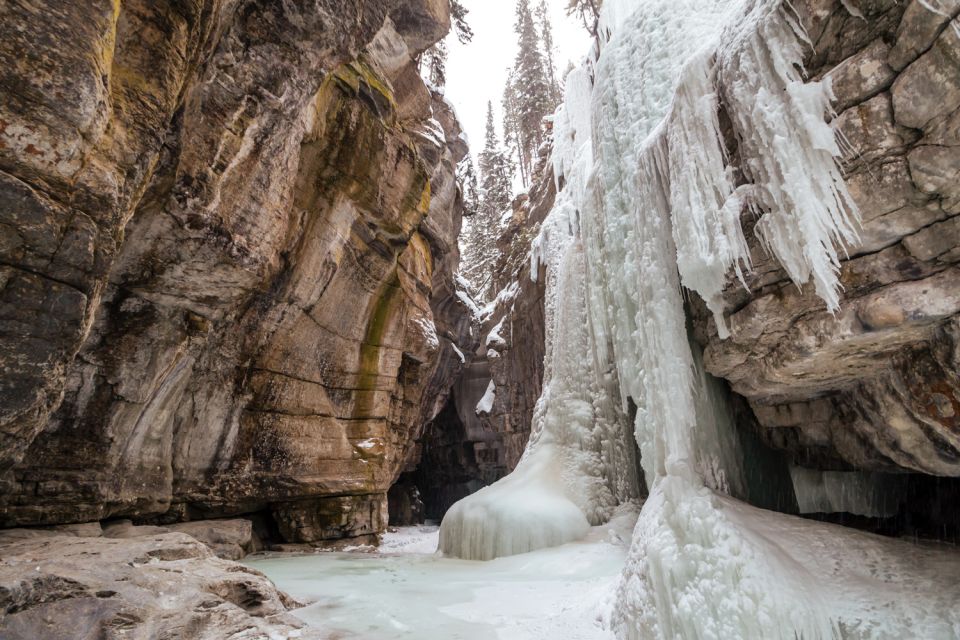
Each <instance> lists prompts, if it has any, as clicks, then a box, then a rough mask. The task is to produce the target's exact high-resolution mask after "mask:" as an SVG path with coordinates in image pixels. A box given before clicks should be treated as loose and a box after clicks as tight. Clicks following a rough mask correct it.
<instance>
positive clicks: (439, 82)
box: [420, 40, 447, 89]
mask: <svg viewBox="0 0 960 640" xmlns="http://www.w3.org/2000/svg"><path fill="white" fill-rule="evenodd" d="M420 73H421V74H425V75H426V79H427V80H429V81H430V84H431V85H433V86H434V87H436V88H438V89H439V88H441V87H443V86H445V85H446V84H447V43H446V42H445V41H443V40H441V41H440V42H438V43H437V44H435V45H433V46H432V47H430V48H429V49H427V50H426V51H424V52H423V56H422V57H421V58H420Z"/></svg>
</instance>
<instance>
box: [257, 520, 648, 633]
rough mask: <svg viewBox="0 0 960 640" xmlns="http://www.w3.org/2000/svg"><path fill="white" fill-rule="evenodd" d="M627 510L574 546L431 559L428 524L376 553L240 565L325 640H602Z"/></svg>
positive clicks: (387, 539) (393, 538) (627, 528)
mask: <svg viewBox="0 0 960 640" xmlns="http://www.w3.org/2000/svg"><path fill="white" fill-rule="evenodd" d="M635 520H636V513H634V512H625V513H623V514H621V515H620V516H619V517H617V518H614V520H613V521H611V522H610V523H609V524H606V525H603V526H599V527H593V528H592V529H591V531H590V533H589V534H588V535H587V537H586V538H585V539H583V540H581V541H579V542H574V543H571V544H566V545H563V546H560V547H554V548H551V549H544V550H540V551H534V552H531V553H525V554H521V555H516V556H510V557H506V558H499V559H497V560H492V561H490V562H477V561H468V560H458V559H455V558H445V557H443V556H442V555H440V554H438V553H435V551H434V550H435V549H436V548H437V538H438V528H437V527H435V526H422V527H404V528H401V529H398V530H397V531H395V532H392V533H388V534H386V535H385V536H384V540H383V543H382V545H381V547H380V549H379V550H377V551H370V550H365V549H363V548H358V549H357V550H354V551H346V552H324V553H316V554H309V555H289V554H283V555H267V556H259V557H251V558H248V560H247V564H249V565H250V566H252V567H255V568H256V569H258V570H260V571H262V572H264V573H265V574H266V575H268V576H269V577H270V578H271V579H272V580H273V581H274V582H276V584H277V585H278V586H279V587H280V588H281V589H283V590H284V591H286V592H287V593H289V594H290V595H292V596H293V597H295V598H297V599H299V600H300V601H302V602H309V603H310V604H309V605H308V606H306V607H304V608H302V609H299V610H297V611H296V612H295V613H296V615H297V616H299V617H300V618H302V619H303V620H304V621H305V622H307V623H308V624H309V625H310V626H311V627H314V628H316V629H320V630H321V631H322V632H329V638H330V639H331V640H334V639H337V640H341V639H342V640H349V639H356V638H363V639H364V640H388V639H389V640H401V639H403V638H417V639H418V640H432V639H437V640H440V639H444V640H447V639H449V640H493V639H496V640H543V639H544V638H564V639H565V640H595V639H600V638H603V639H610V638H612V637H613V636H612V633H611V632H610V631H609V630H608V629H607V624H606V623H607V619H608V618H609V612H610V608H611V607H612V604H613V595H614V590H615V588H616V585H617V581H618V580H619V576H620V571H621V570H622V569H623V564H624V561H625V558H626V553H627V545H628V544H629V540H630V534H631V531H632V528H633V524H634V522H635Z"/></svg>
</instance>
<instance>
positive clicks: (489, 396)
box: [474, 380, 497, 415]
mask: <svg viewBox="0 0 960 640" xmlns="http://www.w3.org/2000/svg"><path fill="white" fill-rule="evenodd" d="M496 398H497V385H496V384H494V382H493V380H491V381H490V384H488V385H487V390H486V391H485V392H484V393H483V397H482V398H480V402H478V403H477V408H476V409H474V412H475V413H476V414H477V415H480V414H481V413H487V414H489V413H490V410H491V409H493V401H494V400H496Z"/></svg>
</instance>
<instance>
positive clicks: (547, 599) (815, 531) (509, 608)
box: [247, 495, 960, 640]
mask: <svg viewBox="0 0 960 640" xmlns="http://www.w3.org/2000/svg"><path fill="white" fill-rule="evenodd" d="M654 499H655V498H654ZM713 500H715V501H716V502H717V504H718V506H719V507H720V508H721V509H722V510H723V512H724V513H725V514H726V515H727V516H728V517H729V518H730V519H732V520H734V521H736V522H737V523H738V524H739V525H740V526H741V527H742V528H743V529H744V530H749V531H750V532H751V534H752V535H755V536H757V538H758V540H757V541H755V542H756V543H757V544H761V545H763V546H764V547H765V548H767V549H768V551H769V553H770V554H772V555H773V556H775V557H776V559H777V562H779V563H782V564H783V565H785V566H789V567H792V571H791V574H790V582H791V583H792V584H791V585H790V587H789V588H798V589H800V590H802V591H804V592H805V595H806V597H808V598H810V599H812V600H818V601H823V602H829V603H831V605H830V606H831V608H832V610H833V611H835V612H837V614H838V616H837V617H838V620H839V628H838V629H837V631H838V632H839V634H838V637H843V638H869V637H908V636H903V635H899V634H902V633H905V632H907V630H908V629H911V630H912V633H915V635H913V636H909V637H917V638H932V639H936V638H943V639H944V640H946V639H948V638H956V637H960V635H958V634H960V626H958V625H960V619H956V615H955V614H951V613H949V612H950V611H951V610H952V608H953V607H954V606H955V604H956V602H958V601H960V583H958V582H957V581H956V580H955V576H957V575H960V552H958V550H957V549H956V548H955V547H952V546H950V545H933V544H925V543H919V544H918V543H915V542H911V541H906V540H898V539H894V538H886V537H881V536H876V535H872V534H868V533H863V532H860V531H856V530H853V529H849V528H844V527H839V526H836V525H830V524H823V523H819V522H814V521H811V520H806V519H802V518H797V517H793V516H785V515H782V514H775V513H771V512H767V511H763V510H760V509H756V508H754V507H750V506H748V505H745V504H743V503H740V502H738V501H736V500H732V499H730V498H727V497H723V496H718V495H715V496H714V497H713ZM651 506H656V505H651ZM636 519H637V513H636V512H635V511H633V510H629V509H624V510H622V511H621V512H620V513H619V514H618V515H617V516H616V517H615V518H614V519H613V520H611V521H610V522H609V523H607V524H605V525H601V526H596V527H592V528H591V529H590V531H589V533H588V534H587V536H586V537H585V538H584V539H583V540H581V541H578V542H573V543H569V544H566V545H562V546H558V547H552V548H548V549H542V550H538V551H533V552H530V553H524V554H519V555H514V556H507V557H503V558H498V559H496V560H493V561H489V562H478V561H469V560H459V559H456V558H448V557H444V556H443V555H442V554H440V553H437V552H435V549H436V548H437V542H438V528H437V527H436V526H429V525H428V526H419V527H402V528H399V529H397V530H395V531H393V532H391V533H388V534H386V535H385V536H384V540H383V543H382V545H381V546H380V548H379V549H376V550H374V549H373V548H371V547H357V548H354V549H350V550H347V551H343V552H322V553H316V554H312V555H297V556H291V555H289V554H267V555H262V556H255V557H251V558H249V559H248V560H247V563H248V564H249V565H250V566H252V567H254V568H255V569H257V570H259V571H262V572H264V573H265V574H266V575H267V576H268V577H270V578H271V579H272V580H273V581H274V582H276V584H277V586H278V587H280V588H281V589H283V590H285V591H286V592H288V593H289V594H290V595H292V596H293V597H295V598H297V599H298V600H300V601H301V602H306V603H309V604H308V605H307V606H306V607H304V608H302V609H299V610H297V611H295V612H294V614H295V615H296V616H298V617H299V618H301V619H302V620H303V621H304V622H306V623H307V625H308V626H309V627H310V628H311V630H314V631H319V632H320V633H321V634H328V635H326V636H323V635H322V636H321V637H328V638H330V639H331V640H332V639H334V638H336V639H342V640H349V639H355V638H364V639H368V640H387V639H390V640H394V639H396V640H401V639H403V638H419V639H427V640H430V639H441V638H442V639H445V640H446V639H449V640H491V639H497V640H552V639H561V638H562V639H564V640H594V639H597V640H599V639H609V638H613V637H614V635H613V632H612V631H611V630H610V617H611V614H612V609H613V607H614V606H615V600H614V597H615V592H616V589H617V585H618V583H619V581H620V574H621V571H622V568H623V564H624V562H625V560H626V557H627V547H628V545H629V541H630V539H631V536H632V530H633V527H634V524H635V522H636ZM689 545H691V546H696V542H695V541H690V542H689ZM724 551H725V552H726V553H730V554H731V555H735V554H736V553H737V552H738V551H737V549H735V548H729V549H725V550H724ZM715 578H716V576H715ZM704 579H710V577H709V576H704ZM781 579H782V576H779V577H778V576H776V575H773V574H771V575H769V576H768V580H769V582H768V584H767V585H766V588H768V589H770V590H775V589H779V588H783V585H781V584H779V582H780V580H781ZM945 612H946V613H945ZM689 613H690V614H691V615H694V616H695V615H697V612H696V611H690V612H689ZM951 615H952V616H953V618H951ZM878 621H882V622H878ZM730 637H733V636H730Z"/></svg>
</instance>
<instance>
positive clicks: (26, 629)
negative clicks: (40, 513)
mask: <svg viewBox="0 0 960 640" xmlns="http://www.w3.org/2000/svg"><path fill="white" fill-rule="evenodd" d="M139 529H143V527H139ZM87 533H88V532H82V531H69V530H67V531H63V530H61V531H36V530H24V529H12V530H9V531H6V532H0V545H2V548H3V553H2V554H0V630H2V631H0V635H2V636H3V637H4V638H11V639H14V638H23V639H27V638H31V639H32V638H45V639H47V640H60V639H62V640H74V639H75V638H80V637H83V638H184V639H186V638H189V639H190V640H202V639H210V640H214V639H217V640H219V639H221V638H228V637H229V638H238V639H240V638H248V639H250V640H255V639H257V640H259V639H261V638H293V637H297V638H304V639H309V638H320V637H322V636H321V635H320V634H319V632H315V631H311V630H310V629H307V628H304V624H303V622H302V621H300V620H299V619H297V618H296V617H294V616H293V615H291V614H289V613H288V610H289V609H292V608H294V607H297V606H300V605H299V603H297V602H296V601H294V600H293V599H292V598H290V597H289V596H288V595H286V594H285V593H283V592H282V591H278V590H277V588H276V587H275V586H274V585H273V583H272V582H270V580H269V579H267V577H266V576H264V575H263V574H261V573H260V572H258V571H256V570H254V569H251V568H249V567H246V566H244V565H241V564H237V563H235V562H230V561H227V560H221V559H220V558H217V557H215V556H214V555H213V552H212V551H211V550H210V549H209V548H208V547H207V546H206V545H204V544H202V543H200V542H198V541H197V540H195V539H194V538H192V537H191V536H189V535H186V534H185V533H168V532H165V531H164V532H157V533H153V534H145V533H143V532H140V534H139V535H127V536H122V537H114V538H109V537H98V536H96V535H87Z"/></svg>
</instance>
